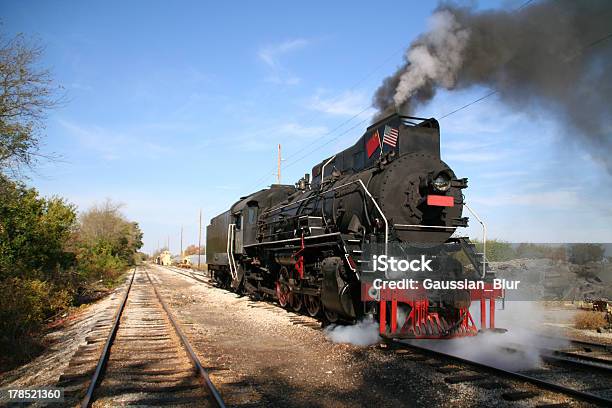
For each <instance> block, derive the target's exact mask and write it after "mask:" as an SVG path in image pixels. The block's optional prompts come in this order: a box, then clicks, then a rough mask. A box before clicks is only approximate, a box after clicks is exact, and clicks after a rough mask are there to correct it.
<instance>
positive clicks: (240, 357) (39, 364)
mask: <svg viewBox="0 0 612 408" xmlns="http://www.w3.org/2000/svg"><path fill="white" fill-rule="evenodd" d="M148 268H149V273H150V275H151V278H152V279H153V280H154V281H155V282H156V283H157V284H158V288H159V289H160V290H161V295H162V296H163V298H164V299H165V300H166V302H167V303H168V305H169V306H170V308H171V309H172V313H173V314H174V315H175V317H176V318H177V320H178V321H179V322H180V323H181V325H182V328H183V330H184V332H185V333H186V335H187V337H188V338H189V340H190V342H191V344H192V346H193V348H194V350H195V352H196V354H197V355H198V356H199V358H200V360H201V361H202V363H203V365H204V366H205V368H206V369H207V370H208V371H209V373H210V376H211V379H212V381H213V382H214V383H215V385H216V386H217V387H218V389H219V391H220V392H221V394H222V395H223V398H224V399H225V401H226V403H227V405H228V406H241V407H260V406H261V407H264V406H265V407H268V406H279V407H280V406H283V407H285V406H291V407H313V406H316V407H353V406H381V407H386V406H393V407H396V406H423V407H426V406H427V407H428V406H445V407H447V406H453V407H473V406H491V405H495V406H498V407H506V406H507V407H510V406H512V407H516V406H525V407H532V406H540V405H545V404H553V403H558V402H562V401H564V399H563V398H561V397H560V396H558V395H555V394H552V393H549V392H543V391H541V390H539V391H537V392H536V395H535V396H533V397H531V398H527V399H522V400H519V401H512V400H511V398H509V397H508V396H507V395H506V394H508V393H509V392H515V391H533V390H534V389H533V388H532V387H531V386H530V385H527V384H523V383H520V382H514V381H510V380H507V379H500V378H495V377H491V376H489V375H486V374H485V375H483V374H482V373H475V372H473V371H470V370H469V367H461V366H457V365H455V364H452V363H449V362H448V361H440V360H439V359H436V358H429V357H425V356H423V355H420V354H418V353H414V352H411V351H407V350H402V349H395V348H393V347H391V348H385V347H382V346H381V345H379V344H375V345H370V346H357V345H353V344H340V343H334V342H332V341H331V340H330V338H329V335H328V334H327V333H326V330H324V329H323V328H322V327H321V324H320V323H319V322H318V321H317V320H315V319H312V318H310V317H307V316H303V315H297V314H295V313H292V312H288V311H286V310H284V309H282V308H280V307H278V306H277V305H275V304H272V303H267V302H255V301H252V300H251V299H249V298H248V297H240V296H238V295H236V294H233V293H231V292H228V291H224V290H221V289H218V288H214V287H211V286H209V285H208V284H206V283H204V282H202V281H198V280H196V279H193V278H192V277H189V273H188V272H187V271H185V272H182V273H179V272H178V271H173V270H169V269H167V268H162V267H159V266H156V265H151V266H148ZM121 290H122V288H119V289H118V291H117V293H115V294H114V295H112V296H109V297H107V298H106V299H104V300H101V301H100V302H97V303H96V304H94V305H92V306H90V307H89V308H87V309H86V310H85V311H83V312H81V313H80V314H78V315H76V316H74V317H71V319H70V320H69V321H68V322H67V323H66V324H65V325H64V326H63V327H59V328H58V329H57V330H55V331H54V332H52V333H50V336H52V337H54V338H55V340H54V344H53V346H52V347H51V348H50V349H49V350H48V351H47V352H45V353H44V354H43V355H42V356H40V357H39V358H37V359H36V360H34V361H32V362H31V363H29V364H27V365H25V366H23V367H20V368H19V369H17V370H13V371H11V372H9V373H5V374H4V375H3V376H2V377H1V378H0V387H9V386H22V387H23V386H28V387H33V386H45V385H54V384H55V383H56V382H57V379H58V378H59V376H60V375H61V373H62V372H63V369H65V366H66V364H67V362H68V360H69V359H70V356H71V354H72V353H74V351H75V350H76V349H77V347H78V346H79V345H80V344H83V343H84V337H85V335H86V333H87V332H88V331H89V329H90V328H91V327H92V326H93V325H95V324H96V321H97V317H96V316H100V315H101V314H102V312H103V311H104V310H107V309H109V308H114V307H116V304H117V302H118V300H119V299H118V298H120V296H119V294H120V292H121ZM477 374H480V375H481V376H482V377H483V378H481V379H480V380H478V381H461V380H459V381H455V380H456V379H457V377H460V376H466V375H468V376H469V375H477ZM0 405H2V401H0ZM569 406H575V405H574V404H573V403H571V404H570V405H569Z"/></svg>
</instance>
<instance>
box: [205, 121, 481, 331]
mask: <svg viewBox="0 0 612 408" xmlns="http://www.w3.org/2000/svg"><path fill="white" fill-rule="evenodd" d="M466 187H467V179H465V178H457V177H456V176H455V173H454V172H453V170H452V169H451V168H450V167H449V166H448V165H447V164H446V163H444V162H443V161H442V160H441V159H440V128H439V124H438V122H437V121H436V120H435V119H424V118H416V117H409V116H401V115H399V114H394V115H392V116H389V117H387V118H385V119H383V120H380V121H378V122H377V123H374V124H372V125H371V126H370V127H368V129H367V131H366V132H365V134H364V135H363V136H362V137H361V138H360V139H359V140H358V141H357V143H355V145H353V146H352V147H350V148H348V149H346V150H344V151H342V152H340V153H338V154H336V155H334V156H332V157H330V158H327V159H325V160H323V161H322V162H321V163H319V164H317V165H316V166H314V167H313V169H312V180H310V177H309V175H308V174H306V175H305V176H304V177H303V178H302V179H300V180H299V181H298V183H296V185H278V184H275V185H272V186H270V188H267V189H264V190H260V191H257V192H255V193H253V194H250V195H248V196H245V197H241V198H240V200H239V201H238V202H236V203H235V204H234V205H232V206H231V208H230V209H229V210H228V211H226V212H224V213H222V214H220V215H218V216H216V217H215V218H213V219H212V220H211V223H210V225H209V226H208V227H207V253H208V268H209V271H210V273H211V277H212V278H213V279H214V280H215V281H216V282H218V284H219V285H220V286H223V287H226V288H230V289H231V290H234V291H237V292H241V293H246V294H249V295H251V296H253V297H268V298H275V299H278V302H279V303H280V305H281V306H283V307H289V308H292V309H293V310H295V311H299V310H302V309H305V312H307V313H308V314H310V315H311V316H317V315H322V316H324V317H325V319H326V320H328V321H330V322H334V321H336V320H338V319H341V320H343V321H354V320H356V319H358V318H360V317H361V316H363V315H364V314H366V313H374V314H376V313H378V306H377V302H376V299H375V296H374V297H373V298H372V299H369V300H371V301H369V300H368V299H367V298H364V297H363V290H364V288H363V285H362V283H363V282H362V274H363V273H364V272H365V271H367V270H368V268H371V263H372V261H371V260H370V259H368V258H366V257H365V256H364V254H365V253H366V251H365V247H371V246H372V245H379V246H380V247H381V248H383V247H384V248H385V250H386V248H387V247H388V246H389V245H394V244H398V243H399V244H401V243H408V244H411V243H419V244H421V246H422V247H427V248H434V247H435V248H437V250H438V251H439V250H440V248H443V250H444V252H445V253H453V252H457V251H460V250H464V252H465V253H466V254H467V257H468V259H469V260H470V261H472V264H473V269H474V270H473V272H472V274H473V275H472V279H479V278H475V277H479V276H480V272H482V268H483V263H482V257H479V255H480V254H477V253H476V252H475V250H474V246H473V245H472V244H470V243H469V241H468V240H467V238H462V237H460V238H457V237H454V236H453V233H454V232H455V230H456V228H457V227H464V226H467V221H468V219H467V217H463V216H462V212H463V206H464V202H463V195H462V189H464V188H466ZM449 268H450V269H449V274H450V273H451V269H452V274H453V278H456V279H460V278H463V277H465V276H467V272H464V271H463V268H462V267H461V265H460V264H459V265H456V264H453V265H452V266H451V267H449ZM469 296H470V295H469V292H467V291H466V292H465V296H464V297H463V298H462V296H459V297H457V296H456V295H455V296H453V297H452V298H449V299H441V298H437V299H430V301H429V302H428V303H427V304H426V307H425V309H427V310H426V311H425V312H426V313H427V312H428V311H429V312H432V313H433V312H435V313H438V314H439V315H440V316H441V317H442V320H443V321H444V324H443V326H442V327H443V328H447V329H455V328H456V327H457V324H456V323H457V322H458V321H459V320H462V319H465V318H466V316H465V314H463V315H462V314H461V310H465V308H466V305H467V306H469V304H468V303H469V300H470V299H469ZM411 305H412V306H411V307H416V306H414V304H412V303H411ZM436 318H437V317H436ZM443 331H444V330H443ZM447 331H448V330H447ZM437 332H439V330H436V329H433V332H432V333H429V335H431V336H434V334H435V333H437ZM438 334H439V333H438ZM434 337H435V336H434Z"/></svg>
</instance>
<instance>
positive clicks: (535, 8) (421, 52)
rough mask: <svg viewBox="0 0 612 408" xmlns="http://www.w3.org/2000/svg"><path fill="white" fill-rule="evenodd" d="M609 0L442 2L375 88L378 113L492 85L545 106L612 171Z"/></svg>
mask: <svg viewBox="0 0 612 408" xmlns="http://www.w3.org/2000/svg"><path fill="white" fill-rule="evenodd" d="M610 21H612V2H610V1H608V0H589V1H574V0H543V1H537V0H536V1H535V2H533V3H530V4H528V5H526V6H524V7H523V8H520V9H518V10H512V11H490V10H489V11H476V10H474V9H473V8H472V7H460V6H456V5H452V4H446V3H445V4H442V5H440V6H439V7H438V8H437V10H436V11H435V12H434V13H433V15H432V16H431V18H430V21H429V29H428V31H427V32H425V33H423V34H422V35H420V36H419V37H418V38H417V39H416V40H415V41H414V42H413V43H412V44H410V46H409V47H408V49H407V50H406V53H405V55H404V58H405V61H404V63H403V65H402V66H401V67H400V68H399V69H398V70H397V71H396V72H395V73H394V74H393V75H391V76H390V77H388V78H386V79H385V80H384V81H383V84H382V85H381V86H380V88H379V89H378V90H377V91H376V93H375V95H374V98H373V105H374V107H376V108H377V109H378V117H382V116H385V115H387V114H389V113H392V112H395V111H396V110H399V111H400V112H402V113H406V114H409V113H412V112H413V111H414V109H415V107H417V106H419V105H421V104H424V103H427V102H428V101H430V100H431V99H432V98H433V97H434V95H435V93H436V90H438V89H447V90H453V89H463V88H468V87H470V86H473V85H482V86H486V87H490V88H492V90H493V91H494V92H497V94H498V96H499V98H500V100H501V101H503V102H504V103H506V104H508V105H509V106H511V107H512V108H513V109H517V110H523V111H526V110H528V109H532V108H534V107H538V108H543V109H545V110H548V111H549V112H550V113H552V114H553V115H554V116H556V117H558V118H559V119H560V120H561V121H563V124H564V125H565V129H566V131H565V134H566V135H572V140H580V141H581V142H584V144H585V145H586V146H587V148H588V149H589V150H590V151H591V152H592V155H593V157H594V158H595V159H597V160H599V161H601V162H603V163H605V165H606V167H607V169H608V171H609V172H610V173H612V155H610V152H611V150H612V137H611V133H612V129H611V128H610V123H612V122H611V121H610V119H611V118H612V114H611V113H612V107H611V103H610V101H612V28H611V26H610Z"/></svg>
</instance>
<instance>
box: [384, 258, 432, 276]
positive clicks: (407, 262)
mask: <svg viewBox="0 0 612 408" xmlns="http://www.w3.org/2000/svg"><path fill="white" fill-rule="evenodd" d="M432 261H433V259H427V258H426V256H425V255H421V257H420V258H419V259H397V258H395V257H393V256H387V255H373V256H372V262H373V263H374V270H375V271H378V272H388V271H393V272H433V269H432V268H431V266H429V265H430V264H431V262H432Z"/></svg>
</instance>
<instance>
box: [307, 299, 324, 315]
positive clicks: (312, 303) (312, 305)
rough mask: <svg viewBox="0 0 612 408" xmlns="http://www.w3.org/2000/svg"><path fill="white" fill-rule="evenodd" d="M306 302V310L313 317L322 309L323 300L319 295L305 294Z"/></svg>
mask: <svg viewBox="0 0 612 408" xmlns="http://www.w3.org/2000/svg"><path fill="white" fill-rule="evenodd" d="M304 304H305V305H306V311H308V314H309V315H310V316H311V317H315V316H317V315H318V314H319V312H320V311H321V301H320V300H319V298H318V297H317V296H313V295H304Z"/></svg>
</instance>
